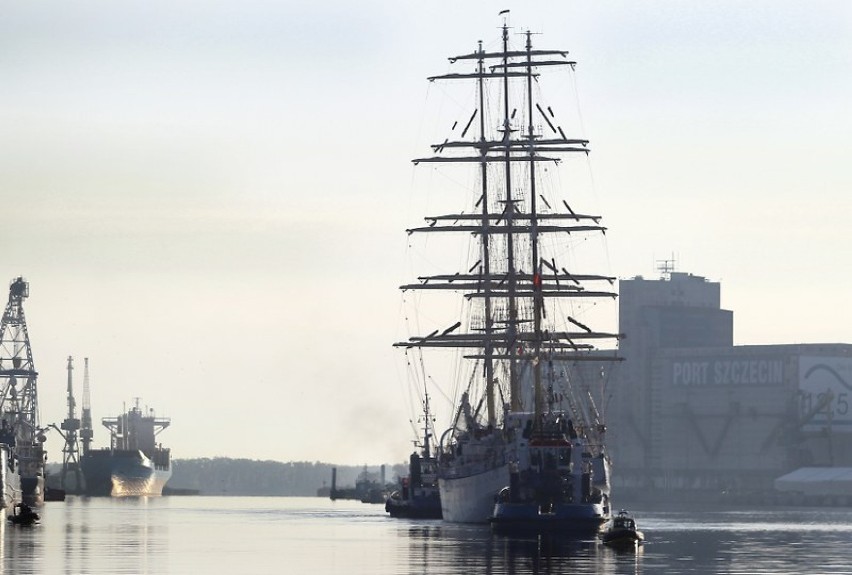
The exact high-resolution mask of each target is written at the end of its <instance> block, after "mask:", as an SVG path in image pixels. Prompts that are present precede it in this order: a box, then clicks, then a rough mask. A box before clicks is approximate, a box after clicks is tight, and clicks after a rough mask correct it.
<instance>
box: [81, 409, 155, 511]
mask: <svg viewBox="0 0 852 575" xmlns="http://www.w3.org/2000/svg"><path fill="white" fill-rule="evenodd" d="M101 422H102V423H103V425H104V427H106V428H107V429H109V432H110V446H109V448H103V449H88V448H87V447H86V445H85V444H84V449H83V456H82V458H81V459H80V467H81V468H82V470H83V479H84V481H85V493H86V494H87V495H104V496H109V495H112V496H113V497H124V496H148V495H162V494H163V487H164V486H165V485H166V482H167V481H168V480H169V478H170V477H171V476H172V467H171V453H170V450H169V449H168V448H164V447H163V446H162V445H161V444H158V443H157V435H158V434H159V433H160V432H161V431H163V430H164V429H165V428H167V427H168V426H169V425H170V423H171V421H170V420H169V419H168V418H163V417H156V416H155V415H154V412H153V410H148V409H146V410H143V409H142V407H141V406H140V401H139V399H137V400H136V402H135V405H134V406H133V407H131V408H130V409H129V410H127V411H126V412H125V413H123V414H121V415H119V416H117V417H105V418H103V419H102V420H101Z"/></svg>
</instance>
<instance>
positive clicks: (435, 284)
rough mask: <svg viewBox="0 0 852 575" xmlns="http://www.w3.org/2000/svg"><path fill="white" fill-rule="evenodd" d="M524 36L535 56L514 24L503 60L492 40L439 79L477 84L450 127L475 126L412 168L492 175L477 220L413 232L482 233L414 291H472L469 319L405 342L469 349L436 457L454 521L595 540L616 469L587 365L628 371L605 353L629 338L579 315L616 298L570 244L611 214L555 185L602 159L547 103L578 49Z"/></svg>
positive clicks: (430, 221)
mask: <svg viewBox="0 0 852 575" xmlns="http://www.w3.org/2000/svg"><path fill="white" fill-rule="evenodd" d="M521 37H522V38H523V47H521V48H513V47H512V46H511V45H510V28H509V26H508V25H507V24H505V23H504V25H503V26H502V40H501V42H500V45H499V48H497V49H494V50H486V49H484V48H483V44H482V42H479V44H478V48H477V50H476V51H474V52H472V53H469V54H463V55H460V56H456V57H453V58H450V62H451V63H452V64H453V65H461V66H465V67H466V68H467V70H466V71H460V72H457V73H449V74H445V75H441V76H433V77H431V78H429V80H430V81H434V82H445V81H446V82H456V81H459V82H472V83H473V84H474V85H475V88H476V89H475V90H474V91H473V94H474V98H473V99H474V102H473V104H472V106H471V107H472V110H470V111H468V112H466V113H465V115H464V116H462V117H461V119H460V122H457V124H454V125H453V128H452V129H451V131H454V130H455V128H456V125H460V126H464V129H463V131H461V135H460V137H458V136H455V135H451V136H450V137H448V138H447V139H446V140H445V141H443V142H442V143H438V144H435V145H433V146H432V150H433V153H434V155H432V156H430V157H424V158H419V159H416V160H414V163H415V164H427V163H429V164H432V163H437V164H444V163H448V164H449V163H456V164H458V163H461V164H467V165H470V166H472V167H474V168H475V169H476V171H477V175H478V178H477V183H476V186H475V189H473V190H472V194H471V197H470V198H468V201H469V204H468V208H467V210H462V211H457V212H456V213H450V214H445V215H437V216H429V217H427V218H426V222H427V225H425V226H423V227H417V228H414V229H410V230H408V233H409V234H421V233H428V234H435V233H451V232H461V233H463V234H472V235H473V237H474V238H475V242H476V249H475V251H476V254H475V256H474V258H475V259H476V260H478V261H476V262H475V263H473V262H471V265H469V267H468V271H466V272H460V273H453V272H450V273H446V274H436V275H430V276H423V277H420V278H418V280H419V281H418V282H415V283H410V284H407V285H403V286H401V289H402V290H403V291H407V290H449V291H454V292H461V293H462V294H463V296H464V298H465V300H466V301H467V302H468V304H469V306H470V307H469V309H468V310H467V317H468V318H469V319H468V320H465V321H464V322H459V323H456V324H454V325H452V326H449V327H446V326H436V327H437V328H438V329H435V330H434V331H432V332H431V333H429V335H426V336H414V337H410V339H409V340H408V341H405V342H400V343H397V344H395V345H397V346H400V347H404V348H406V349H422V348H457V349H460V350H463V353H464V357H465V358H466V359H467V360H470V365H471V367H472V371H471V373H472V376H471V378H470V380H469V381H471V384H470V387H469V388H468V391H466V392H464V393H463V394H462V396H461V401H460V404H459V405H458V407H457V411H456V415H455V418H454V420H453V422H452V425H451V426H450V428H449V429H448V430H447V431H446V432H445V433H444V434H443V436H442V437H441V439H440V442H439V446H438V458H439V462H438V483H439V487H440V496H441V504H442V512H443V517H444V519H445V520H447V521H452V522H486V521H490V522H491V523H492V524H493V525H494V526H495V527H496V528H501V529H534V530H542V529H544V530H549V529H559V530H568V531H577V532H588V533H593V532H597V531H598V530H599V529H600V527H601V526H602V525H603V524H604V523H605V522H606V521H607V520H608V519H609V518H610V515H611V512H610V505H609V497H610V492H609V491H610V490H609V466H610V463H609V458H608V455H607V453H606V451H605V446H604V432H605V426H604V424H603V422H602V420H601V417H600V416H599V414H598V411H597V408H596V406H595V403H594V401H593V396H592V394H591V393H589V391H588V388H587V387H584V384H583V378H582V377H580V375H579V374H581V373H582V372H583V371H584V370H583V368H582V366H583V365H591V364H589V363H587V362H586V363H581V362H585V360H593V361H595V362H601V361H610V360H614V359H617V358H616V357H615V352H614V351H602V350H597V349H595V347H594V346H593V343H595V342H599V341H604V342H606V341H609V342H612V343H615V342H616V341H617V339H618V337H619V336H618V334H616V333H605V332H600V331H597V330H594V329H592V328H590V327H589V326H587V325H586V323H584V322H587V321H589V320H588V319H587V318H586V316H582V315H580V314H581V313H582V312H583V310H586V309H588V308H589V305H588V304H590V303H592V302H595V301H599V300H601V299H603V300H610V301H612V300H613V299H614V298H615V296H616V294H615V293H614V292H613V291H612V285H613V283H614V279H615V278H613V277H611V276H609V275H606V274H595V273H587V272H586V271H581V270H578V269H575V264H574V259H573V258H572V256H571V254H570V249H571V245H570V244H571V243H572V241H573V240H575V239H577V238H581V237H587V236H588V234H603V232H604V231H605V228H604V227H603V226H602V225H601V223H600V221H601V218H600V216H597V215H590V214H586V213H583V212H582V211H580V210H576V211H575V210H574V209H573V208H572V207H571V206H572V204H574V200H576V198H573V197H570V198H569V197H568V196H567V195H566V194H565V192H566V190H558V189H554V188H553V187H550V186H549V185H545V180H546V176H549V175H550V174H548V173H547V172H548V171H549V170H550V167H551V166H553V165H555V164H558V163H559V162H560V161H561V160H562V159H563V158H565V157H566V156H567V155H574V154H587V153H588V152H589V148H588V141H587V140H585V139H583V138H572V137H569V136H567V135H566V133H565V131H564V129H563V127H562V125H561V124H560V120H559V119H558V116H557V114H556V113H555V112H554V111H553V109H552V107H551V106H548V105H547V104H546V103H545V102H544V101H543V100H542V99H541V98H540V96H539V95H538V87H539V82H540V78H541V75H542V74H543V73H544V72H546V71H551V70H553V71H556V70H557V69H559V68H563V69H564V68H565V67H568V68H569V70H568V71H569V72H572V71H573V68H574V65H575V62H573V61H571V60H570V59H569V58H568V53H567V52H566V51H564V50H542V49H537V48H536V49H534V48H533V45H532V34H531V33H530V32H526V33H525V34H523V35H522V36H521ZM547 182H548V183H549V180H547ZM573 207H574V208H577V207H578V206H577V205H574V206H573ZM613 347H615V346H613ZM585 371H590V370H585ZM474 382H475V383H476V384H475V385H474ZM480 390H482V391H480ZM480 393H481V397H480Z"/></svg>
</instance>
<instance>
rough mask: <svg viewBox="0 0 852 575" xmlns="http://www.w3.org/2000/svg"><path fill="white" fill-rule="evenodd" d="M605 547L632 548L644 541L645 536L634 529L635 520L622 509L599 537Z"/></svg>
mask: <svg viewBox="0 0 852 575" xmlns="http://www.w3.org/2000/svg"><path fill="white" fill-rule="evenodd" d="M601 540H602V541H603V542H604V543H605V544H606V545H611V546H613V547H633V546H636V545H640V544H641V543H642V541H644V540H645V535H644V534H643V533H642V532H641V531H639V530H638V529H637V528H636V520H635V519H634V518H633V516H632V515H631V514H630V513H628V512H627V511H625V510H624V509H622V510H621V511H619V512H618V515H616V516H615V517H613V518H612V523H611V524H610V526H609V528H608V529H607V530H606V531H604V533H603V534H602V535H601Z"/></svg>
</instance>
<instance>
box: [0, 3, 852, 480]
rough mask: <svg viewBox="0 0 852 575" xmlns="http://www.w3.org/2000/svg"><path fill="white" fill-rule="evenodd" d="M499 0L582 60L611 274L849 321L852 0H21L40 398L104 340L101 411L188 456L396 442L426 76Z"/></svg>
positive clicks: (17, 140) (842, 334) (374, 454)
mask: <svg viewBox="0 0 852 575" xmlns="http://www.w3.org/2000/svg"><path fill="white" fill-rule="evenodd" d="M462 4H463V7H460V5H462ZM503 8H511V9H512V14H511V23H512V25H513V26H515V27H516V28H517V30H518V31H520V30H524V29H527V28H529V29H531V30H533V31H536V32H542V33H543V36H541V40H540V42H541V44H542V45H543V46H544V45H546V46H547V47H559V48H567V49H569V50H570V51H571V53H572V55H573V57H574V58H576V59H577V60H578V61H579V66H578V69H577V82H578V91H579V98H580V105H581V109H582V116H583V122H584V127H585V135H586V136H587V137H588V138H589V139H590V140H591V141H592V149H593V153H592V156H591V159H590V162H591V164H592V166H593V170H594V177H595V182H596V190H597V194H598V196H599V200H600V210H601V211H602V212H603V215H604V216H605V218H606V220H605V221H606V224H607V225H608V226H609V228H610V229H609V232H608V255H609V260H610V270H611V272H612V273H614V274H615V275H617V276H619V277H632V276H634V275H637V274H643V275H645V276H646V277H648V276H651V277H654V276H655V275H656V274H655V272H654V262H655V259H661V258H665V257H670V254H672V253H674V254H676V256H677V259H678V267H679V269H680V270H681V271H688V272H692V273H695V274H699V275H704V276H707V277H709V278H711V279H714V280H718V281H721V282H722V302H723V306H724V307H726V308H728V309H732V310H734V312H735V316H734V317H735V324H734V328H735V340H736V342H737V343H738V344H745V343H792V342H823V341H827V342H852V328H850V326H852V306H850V305H849V292H850V286H852V265H849V264H850V249H852V231H850V230H852V200H850V196H849V191H850V190H851V189H852V161H850V160H849V159H848V157H846V156H848V155H849V153H850V151H852V113H850V102H852V5H850V4H849V3H848V2H847V1H846V0H835V1H828V0H825V1H819V0H817V1H814V2H807V3H802V2H793V1H792V0H752V1H750V2H741V1H738V0H737V1H734V0H721V1H720V0H714V1H713V2H710V1H692V2H690V1H685V0H670V1H651V2H635V0H631V1H627V0H623V1H606V0H604V1H600V2H579V1H569V2H534V1H529V0H527V1H525V2H519V1H517V0H507V1H504V2H502V3H494V2H491V1H486V0H465V2H463V3H462V2H458V1H452V2H450V1H446V0H437V1H433V2H425V3H424V2H417V3H414V2H397V3H389V2H377V1H367V2H357V3H355V2H340V1H325V2H322V1H320V2H291V1H286V0H285V1H283V2H282V1H280V0H277V1H272V0H269V1H258V0H240V1H234V0H204V1H197V0H195V1H179V2H173V1H172V2H164V1H161V0H145V1H144V2H141V1H136V0H125V1H122V2H113V1H107V0H103V1H82V2H73V3H71V2H59V1H55V0H45V1H42V2H25V1H21V0H9V1H7V2H4V3H3V5H2V7H0V78H1V79H2V87H0V200H2V201H0V214H2V216H1V217H2V225H0V249H2V251H0V280H3V281H4V282H7V281H8V280H11V279H12V278H13V277H16V276H18V275H23V276H25V277H26V278H27V279H28V280H29V281H30V284H31V285H30V291H31V297H30V299H29V300H28V301H27V302H26V305H25V309H26V312H27V318H28V324H29V329H30V336H31V340H32V343H33V346H34V355H35V362H36V366H37V368H38V370H39V372H40V378H39V386H40V403H41V416H42V421H43V422H45V423H48V422H57V423H58V422H59V421H61V419H62V418H63V417H64V410H65V395H64V393H65V381H66V375H65V358H66V357H67V356H68V355H73V356H75V358H77V367H78V369H77V371H76V372H75V382H76V384H77V387H78V389H79V388H80V386H81V384H82V379H83V378H82V363H83V362H82V358H83V357H84V356H85V357H89V358H90V362H91V386H92V395H93V398H92V404H93V409H94V415H95V417H96V418H97V420H99V419H100V418H101V417H103V416H108V415H115V414H117V413H118V412H119V411H120V410H121V407H122V402H125V401H126V402H130V401H131V399H132V398H133V397H136V396H141V397H142V398H143V400H144V401H145V403H147V404H149V405H150V406H152V407H155V408H156V409H157V411H158V413H159V414H161V415H168V416H171V417H172V418H173V427H172V428H170V429H169V430H168V431H166V432H165V433H164V434H163V435H162V438H163V441H164V443H166V444H167V445H170V446H171V447H172V448H173V452H174V455H175V456H176V457H195V456H217V455H227V456H235V457H236V456H244V457H251V458H261V459H266V458H269V459H278V460H322V461H333V462H338V463H353V464H358V463H378V462H382V461H388V462H390V461H401V460H402V459H404V458H405V457H406V455H407V453H409V452H410V440H411V439H412V438H413V437H412V435H411V431H410V426H409V424H408V420H409V419H410V418H412V417H414V416H416V414H415V413H412V411H411V409H410V401H409V399H408V397H409V396H408V392H407V391H406V390H405V386H406V385H408V384H407V382H406V381H405V377H404V375H403V371H404V370H403V369H402V368H401V367H400V363H401V358H400V355H401V353H400V352H398V351H397V350H394V349H392V347H391V344H392V343H393V342H394V341H396V340H397V339H398V338H404V337H405V336H406V334H405V333H403V332H402V331H401V329H400V323H401V322H400V300H401V297H400V295H399V293H398V291H397V286H398V285H400V284H401V283H403V282H406V281H409V280H411V279H412V276H411V270H410V269H409V264H408V262H407V256H406V245H407V239H406V236H405V233H404V229H405V228H406V227H408V226H411V225H413V224H417V223H418V218H419V216H420V215H421V214H412V213H411V209H410V206H411V203H412V197H411V193H412V192H411V190H412V180H413V179H414V178H415V168H414V167H412V165H411V163H410V159H411V158H413V157H417V156H421V155H424V154H425V153H426V152H427V149H426V144H427V143H429V142H428V141H423V138H422V126H423V124H424V123H428V122H429V119H428V118H424V109H425V106H424V104H425V102H426V101H427V99H428V98H429V97H431V96H430V92H429V86H428V83H427V82H426V80H425V78H426V76H428V75H433V74H438V73H443V72H445V71H447V60H446V58H447V57H448V56H451V55H454V54H458V53H463V52H468V51H471V50H472V49H473V48H475V45H476V41H477V40H479V39H483V40H485V41H488V42H490V41H492V40H494V39H496V38H497V37H498V34H499V31H498V26H499V25H500V22H501V20H500V19H499V18H498V16H497V13H498V12H499V10H501V9H503ZM417 169H420V168H417ZM4 285H6V284H4ZM4 289H5V288H4ZM4 293H7V292H4ZM3 298H4V299H5V295H4V296H3ZM78 401H79V398H78ZM445 423H446V421H444V422H441V423H439V426H440V425H441V424H445ZM105 432H106V430H103V428H100V427H98V429H96V442H97V443H99V444H100V445H102V444H103V441H104V440H105V435H106V433H105ZM48 449H49V451H50V459H51V460H54V461H55V460H59V459H61V440H60V439H59V438H58V436H54V437H52V438H51V440H50V442H49V443H48Z"/></svg>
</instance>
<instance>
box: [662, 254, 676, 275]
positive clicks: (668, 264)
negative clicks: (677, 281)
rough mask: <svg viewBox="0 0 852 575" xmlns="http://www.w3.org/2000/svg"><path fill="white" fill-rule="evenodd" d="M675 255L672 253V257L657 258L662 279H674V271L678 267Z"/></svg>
mask: <svg viewBox="0 0 852 575" xmlns="http://www.w3.org/2000/svg"><path fill="white" fill-rule="evenodd" d="M676 263H677V262H676V260H675V255H674V253H672V257H671V259H668V260H657V271H658V272H660V278H661V279H672V273H674V271H675V269H676V267H677V266H676Z"/></svg>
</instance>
